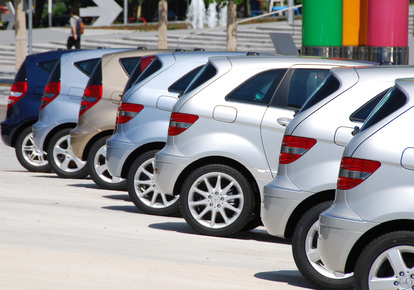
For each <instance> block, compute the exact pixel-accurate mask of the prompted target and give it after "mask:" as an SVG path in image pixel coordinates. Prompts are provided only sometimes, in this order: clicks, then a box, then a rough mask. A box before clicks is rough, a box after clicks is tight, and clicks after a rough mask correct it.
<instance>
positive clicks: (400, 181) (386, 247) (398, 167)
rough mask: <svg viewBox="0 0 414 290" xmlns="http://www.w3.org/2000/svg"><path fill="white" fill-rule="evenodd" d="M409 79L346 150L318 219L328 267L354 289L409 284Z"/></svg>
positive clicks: (413, 200) (413, 170) (412, 241)
mask: <svg viewBox="0 0 414 290" xmlns="http://www.w3.org/2000/svg"><path fill="white" fill-rule="evenodd" d="M412 124H414V80H413V79H406V80H403V79H401V80H396V82H395V87H394V88H393V89H392V90H391V91H390V92H389V93H388V94H387V95H386V96H385V97H384V99H382V100H381V102H380V103H379V105H378V106H377V107H376V108H375V109H374V111H373V113H372V114H371V115H370V116H369V117H368V118H367V120H366V121H365V122H364V124H363V126H362V127H361V130H360V132H359V133H358V134H357V135H356V136H355V137H354V138H353V139H352V140H351V141H350V142H349V144H348V145H347V146H346V148H345V151H344V154H343V157H342V162H341V167H340V171H339V178H338V184H337V192H336V197H335V202H334V203H333V205H332V207H330V208H329V209H328V210H327V211H325V212H323V213H322V215H321V216H320V234H319V240H318V249H319V253H320V257H321V259H322V261H323V263H324V264H325V265H326V267H327V268H329V269H330V270H333V271H337V272H339V273H349V272H354V273H355V284H354V287H356V288H358V289H412V286H413V285H414V262H413V261H414V259H413V257H414V230H413V229H414V210H413V207H414V195H413V192H414V186H413V178H414V147H413V144H414V134H412Z"/></svg>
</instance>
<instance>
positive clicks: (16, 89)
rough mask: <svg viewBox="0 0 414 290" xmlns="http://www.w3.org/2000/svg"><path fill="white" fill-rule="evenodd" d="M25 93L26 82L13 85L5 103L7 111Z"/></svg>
mask: <svg viewBox="0 0 414 290" xmlns="http://www.w3.org/2000/svg"><path fill="white" fill-rule="evenodd" d="M26 92H27V83H26V82H17V83H14V84H13V85H12V87H11V89H10V94H9V100H8V103H7V110H8V109H10V108H11V107H12V106H13V105H14V104H16V103H17V102H18V101H19V100H20V99H21V98H23V97H24V95H25V94H26Z"/></svg>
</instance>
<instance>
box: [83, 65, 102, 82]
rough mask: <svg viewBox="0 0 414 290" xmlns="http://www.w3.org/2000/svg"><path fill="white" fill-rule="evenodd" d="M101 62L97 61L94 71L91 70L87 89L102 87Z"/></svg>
mask: <svg viewBox="0 0 414 290" xmlns="http://www.w3.org/2000/svg"><path fill="white" fill-rule="evenodd" d="M101 63H102V60H99V62H98V64H97V65H96V67H95V69H94V70H93V72H92V74H91V76H90V78H89V81H88V84H87V85H86V86H87V87H89V86H102V66H101Z"/></svg>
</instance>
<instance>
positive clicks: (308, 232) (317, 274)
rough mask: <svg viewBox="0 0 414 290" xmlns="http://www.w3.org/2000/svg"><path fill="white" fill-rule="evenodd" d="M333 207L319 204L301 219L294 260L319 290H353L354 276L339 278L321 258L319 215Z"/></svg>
mask: <svg viewBox="0 0 414 290" xmlns="http://www.w3.org/2000/svg"><path fill="white" fill-rule="evenodd" d="M331 205H332V201H326V202H322V203H320V204H317V205H315V206H313V207H312V208H310V209H309V210H308V211H306V212H305V214H304V215H303V216H302V217H301V218H300V219H299V222H298V223H297V225H296V227H295V230H294V233H293V237H292V253H293V258H294V260H295V263H296V266H297V267H298V269H299V271H300V272H301V274H302V275H303V276H304V277H305V278H306V279H307V280H308V281H309V282H311V283H312V284H314V285H315V286H317V287H318V288H319V289H352V283H353V274H346V275H344V276H343V277H338V276H336V275H334V273H333V271H330V270H328V269H327V268H326V267H325V266H324V265H323V263H322V261H321V260H320V258H319V254H318V249H317V240H318V227H319V215H320V214H321V213H322V212H323V211H325V210H326V209H328V208H329V207H330V206H331Z"/></svg>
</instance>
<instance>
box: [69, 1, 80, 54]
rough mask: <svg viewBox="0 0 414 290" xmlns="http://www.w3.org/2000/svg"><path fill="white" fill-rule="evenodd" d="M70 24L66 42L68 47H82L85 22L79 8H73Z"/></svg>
mask: <svg viewBox="0 0 414 290" xmlns="http://www.w3.org/2000/svg"><path fill="white" fill-rule="evenodd" d="M69 24H70V33H69V37H68V42H67V44H66V47H67V49H71V48H72V46H75V48H76V49H80V39H81V34H82V33H83V31H82V30H83V22H82V18H80V17H79V16H78V9H76V8H73V9H72V10H71V17H70V19H69Z"/></svg>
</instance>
